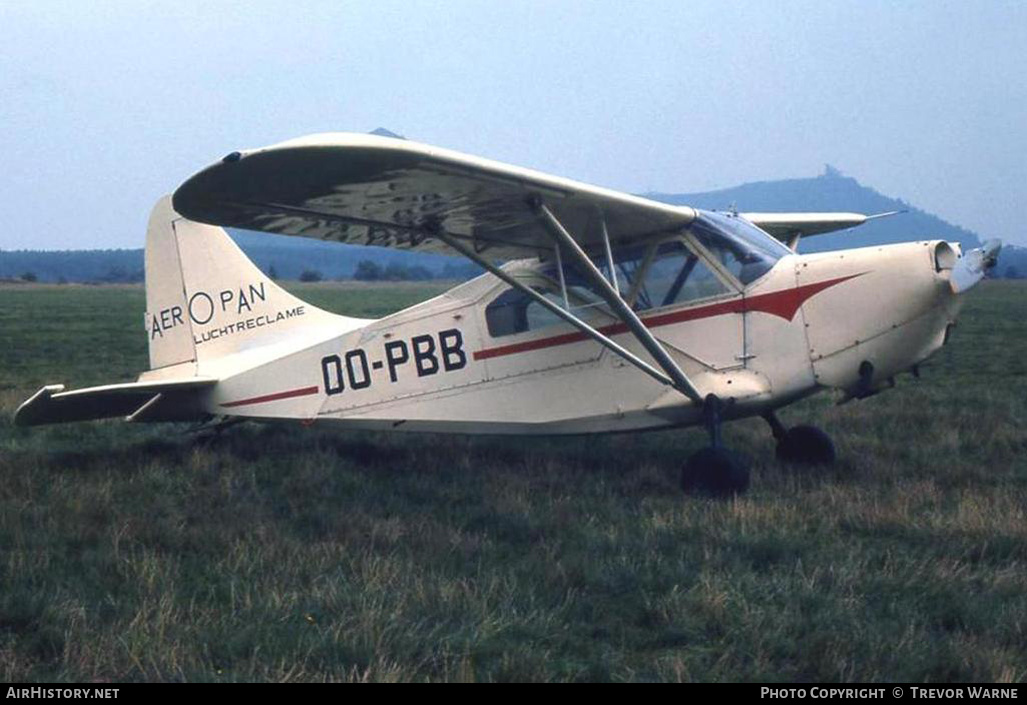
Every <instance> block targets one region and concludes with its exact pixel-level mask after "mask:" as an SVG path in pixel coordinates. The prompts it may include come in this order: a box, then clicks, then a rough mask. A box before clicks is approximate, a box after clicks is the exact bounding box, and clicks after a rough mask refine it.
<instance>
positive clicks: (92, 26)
mask: <svg viewBox="0 0 1027 705" xmlns="http://www.w3.org/2000/svg"><path fill="white" fill-rule="evenodd" d="M379 126H384V127H387V128H389V129H391V130H393V131H395V132H399V133H401V134H404V135H406V136H407V137H409V138H411V139H416V140H418V141H421V142H427V143H430V144H436V145H440V146H444V147H449V148H452V149H457V150H460V151H463V152H469V153H472V154H477V155H480V156H485V157H490V158H493V159H498V160H501V161H506V162H510V163H513V164H517V165H522V166H527V167H532V168H536V169H541V170H543V171H547V172H551V173H554V174H558V175H561V176H568V177H571V178H575V179H579V180H582V181H586V182H590V183H595V184H599V185H602V186H607V187H610V188H616V189H622V190H625V191H630V192H643V191H650V190H652V191H664V192H687V191H699V190H708V189H715V188H722V187H727V186H733V185H736V184H739V183H743V182H746V181H755V180H764V179H777V178H786V177H799V176H813V175H815V174H817V173H819V172H820V171H822V169H823V165H824V163H825V162H830V163H831V164H833V165H835V166H837V167H838V168H840V169H841V170H842V171H843V172H845V173H846V174H848V175H851V176H854V177H856V178H857V179H859V180H860V181H861V182H863V183H864V184H867V185H869V186H872V187H874V188H876V189H877V190H879V191H881V192H883V193H885V194H887V195H889V196H894V197H899V198H903V199H905V200H907V201H909V202H911V203H913V204H914V205H916V206H919V207H921V208H924V209H926V210H928V211H932V212H935V213H937V214H939V215H941V216H942V217H944V218H946V219H948V220H951V221H953V222H955V223H957V224H959V225H963V226H965V227H968V228H971V229H973V230H975V231H977V232H978V233H979V234H981V235H982V236H984V237H1001V238H1003V239H1005V240H1006V241H1007V242H1013V243H1017V244H1021V245H1027V228H1025V227H1024V224H1023V218H1024V217H1023V210H1024V207H1025V205H1027V198H1025V196H1027V166H1025V164H1027V3H1024V2H1000V1H999V0H974V1H967V2H959V3H950V2H943V1H941V0H930V1H928V2H895V1H894V0H889V1H887V2H872V1H860V2H832V1H830V0H819V1H816V2H786V1H781V0H775V1H773V2H768V1H766V0H758V1H755V2H726V1H724V0H718V1H714V2H684V1H682V0H676V1H673V2H655V1H653V0H646V1H645V2H640V3H631V2H625V0H595V1H594V2H569V1H562V0H549V1H547V2H518V1H515V0H514V1H511V0H505V1H504V2H498V1H492V0H477V1H474V2H469V1H457V0H446V1H445V2H413V1H412V0H403V1H402V2H387V1H384V0H374V1H373V2H372V1H366V2H340V1H337V0H336V1H332V2H303V1H300V2H296V1H292V2H281V1H278V2H260V1H257V0H251V1H250V2H238V3H235V2H226V1H218V2H210V1H206V2H190V1H188V0H174V1H173V2H143V1H140V0H133V1H132V2H95V1H94V2H86V1H85V0H80V1H76V2H57V1H56V0H25V1H21V0H0V164H2V165H3V170H2V175H0V248H7V249H13V248H46V249H60V248H93V247H141V246H142V244H143V238H144V231H145V226H146V220H147V217H148V214H149V210H150V207H151V206H152V205H153V202H154V201H156V199H157V198H158V197H159V196H161V195H162V194H164V193H167V192H170V191H171V190H173V189H174V188H175V186H176V185H177V184H178V183H180V182H181V181H182V180H183V179H184V178H186V177H187V176H189V175H190V174H191V173H193V172H194V171H196V170H198V169H200V168H201V167H203V166H205V165H206V164H208V163H209V162H212V161H214V160H216V159H218V158H220V157H221V156H223V155H224V154H226V153H228V152H231V151H233V150H235V149H238V148H242V147H256V146H262V145H266V144H270V143H273V142H277V141H281V140H283V139H288V138H290V137H295V136H299V135H303V134H308V133H312V132H324V131H333V130H340V131H368V130H371V129H374V128H375V127H379Z"/></svg>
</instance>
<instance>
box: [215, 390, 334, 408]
mask: <svg viewBox="0 0 1027 705" xmlns="http://www.w3.org/2000/svg"><path fill="white" fill-rule="evenodd" d="M317 389H318V388H317V387H303V388H302V389H290V390H289V391H287V392H275V393H274V394H265V395H264V396H262V397H251V398H249V399H240V400H239V401H230V402H225V403H224V404H222V405H221V406H224V407H229V406H246V405H247V404H263V403H264V402H268V401H278V400H279V399H292V398H293V397H306V396H310V395H311V394H317Z"/></svg>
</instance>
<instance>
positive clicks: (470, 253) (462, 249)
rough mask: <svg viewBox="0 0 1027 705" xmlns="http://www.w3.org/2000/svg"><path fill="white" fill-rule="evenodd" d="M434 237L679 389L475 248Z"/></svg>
mask: <svg viewBox="0 0 1027 705" xmlns="http://www.w3.org/2000/svg"><path fill="white" fill-rule="evenodd" d="M432 236H433V237H437V238H438V239H440V240H442V242H444V243H446V244H447V245H449V246H450V247H452V248H453V249H454V250H456V251H457V252H459V253H460V254H462V255H463V256H464V257H466V258H467V259H469V260H471V261H472V262H474V263H475V264H477V265H478V266H479V267H482V268H484V269H485V270H487V271H488V272H489V273H491V274H494V275H495V276H497V277H499V278H500V279H502V280H503V281H504V282H506V283H507V284H509V285H510V286H512V287H514V288H515V289H517V290H518V291H522V292H524V293H525V294H527V295H528V296H530V297H531V298H533V299H534V300H535V301H537V302H538V303H539V304H540V305H542V306H545V307H546V308H547V309H548V310H549V311H552V312H553V313H554V314H556V315H557V316H559V317H560V318H562V319H563V320H565V321H567V322H568V323H570V324H571V325H573V326H574V327H575V328H577V329H578V330H580V331H581V332H582V333H584V334H585V335H587V336H588V337H590V338H592V340H594V341H596V342H597V343H599V344H601V345H604V346H606V347H607V348H609V349H610V350H611V351H612V352H613V353H614V354H616V355H619V356H620V357H622V358H624V359H625V360H626V361H628V362H630V363H631V364H632V365H634V366H635V367H637V368H638V369H640V370H642V372H645V373H646V374H647V375H649V376H650V377H652V378H653V379H655V380H656V381H657V382H659V383H661V384H665V385H667V386H668V387H674V386H675V384H674V381H673V380H672V379H671V378H670V377H668V376H667V375H665V374H664V373H663V372H661V371H660V370H658V369H656V368H655V367H653V366H652V365H650V364H649V363H648V362H646V361H645V360H642V359H641V358H639V357H638V356H637V355H635V354H634V353H632V352H630V351H628V350H626V349H625V348H623V347H621V346H620V345H618V344H617V343H615V342H613V341H612V340H610V338H608V337H607V336H605V335H603V334H602V333H600V332H599V331H597V330H596V329H595V328H593V327H592V326H590V325H589V324H587V323H585V322H584V321H583V320H581V319H580V318H578V317H577V316H575V315H574V314H573V313H571V312H570V311H568V310H566V309H564V308H561V307H560V306H559V305H557V304H555V303H553V302H552V301H550V300H549V299H547V298H546V297H545V296H543V295H542V294H540V293H538V292H537V291H535V290H534V289H532V288H531V287H529V286H527V285H525V284H524V282H521V281H518V280H517V279H515V278H514V277H512V276H510V275H509V274H507V273H506V272H504V271H503V270H502V269H500V268H499V267H497V266H496V265H494V264H492V262H490V261H488V260H487V259H485V258H484V257H482V256H481V255H479V254H478V253H477V252H475V251H474V250H473V248H470V247H467V246H466V245H464V244H463V243H462V242H460V241H459V240H457V239H456V238H454V237H452V236H450V235H448V234H447V233H444V232H440V231H436V232H433V233H432Z"/></svg>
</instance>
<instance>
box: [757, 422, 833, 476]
mask: <svg viewBox="0 0 1027 705" xmlns="http://www.w3.org/2000/svg"><path fill="white" fill-rule="evenodd" d="M763 418H764V420H765V421H766V422H767V423H768V424H769V425H770V431H771V433H773V434H774V438H775V439H776V440H777V459H778V460H781V461H784V462H786V463H803V464H808V465H826V464H829V463H833V462H834V460H835V452H834V443H832V442H831V437H830V436H828V435H827V434H826V433H824V432H823V431H821V430H820V429H819V428H817V427H816V426H793V427H792V428H789V429H786V428H785V427H784V424H782V423H781V420H780V419H778V418H777V414H775V413H774V412H773V411H767V412H766V413H764V414H763Z"/></svg>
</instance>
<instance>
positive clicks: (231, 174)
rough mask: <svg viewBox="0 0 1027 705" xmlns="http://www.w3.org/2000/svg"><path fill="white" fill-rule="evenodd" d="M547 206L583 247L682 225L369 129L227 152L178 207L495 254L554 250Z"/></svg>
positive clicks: (251, 224) (312, 231)
mask: <svg viewBox="0 0 1027 705" xmlns="http://www.w3.org/2000/svg"><path fill="white" fill-rule="evenodd" d="M539 201H544V202H545V203H546V205H547V207H549V208H550V209H551V210H552V212H553V213H554V214H555V215H556V216H557V217H558V218H559V219H560V221H561V222H562V223H563V224H564V225H565V226H566V227H567V229H568V230H569V231H570V232H572V233H574V237H575V238H576V239H577V240H578V241H579V242H580V243H581V244H582V246H583V247H585V248H586V249H587V248H588V247H590V246H591V245H594V244H598V243H600V242H602V237H603V236H602V231H601V229H602V228H603V227H604V226H605V228H606V229H607V231H608V232H609V235H610V238H611V239H612V240H613V242H614V243H615V244H622V243H628V242H634V241H637V240H640V239H644V238H647V237H649V236H652V235H655V234H659V233H663V232H668V231H673V230H676V229H680V228H682V227H685V226H687V225H688V224H689V223H690V222H691V221H692V220H693V219H694V217H695V211H694V210H693V209H691V208H688V207H682V206H671V205H667V204H664V203H658V202H656V201H651V200H648V199H645V198H640V197H637V196H631V195H628V194H624V193H620V192H617V191H612V190H608V189H602V188H598V187H595V186H589V185H587V184H582V183H578V182H575V181H571V180H569V179H562V178H558V177H554V176H550V175H547V174H543V173H541V172H536V171H531V170H528V169H522V168H519V167H514V166H509V165H506V164H501V163H499V162H494V161H490V160H485V159H480V158H477V157H472V156H469V155H465V154H461V153H459V152H453V151H450V150H444V149H439V148H436V147H429V146H427V145H421V144H418V143H416V142H409V141H406V140H398V139H390V138H387V137H378V136H374V135H360V134H350V133H336V134H328V135H314V136H312V137H306V138H301V139H298V140H291V141H289V142H283V143H282V144H279V145H274V146H272V147H267V148H264V149H257V150H248V151H244V152H233V153H232V154H230V155H228V156H227V157H225V159H223V160H222V161H221V162H218V163H216V164H214V165H212V166H210V167H208V168H207V169H205V170H203V171H201V172H199V173H198V174H196V175H195V176H193V177H192V178H190V179H189V180H187V181H186V182H185V183H184V184H182V186H180V187H179V189H178V190H177V191H176V192H175V194H174V206H175V210H177V211H178V212H179V213H181V214H183V215H184V216H186V217H187V218H189V219H191V220H197V221H200V222H204V223H210V224H213V225H221V226H226V227H236V228H242V229H247V230H257V231H263V232H270V233H279V234H284V235H297V236H302V237H311V238H317V239H323V240H333V241H339V242H346V243H352V244H361V245H381V246H389V247H400V248H410V249H417V250H421V251H435V252H446V253H451V252H452V250H451V249H449V248H448V246H447V245H445V244H444V243H443V242H442V241H441V240H440V239H438V238H435V237H433V236H432V234H433V233H435V232H440V231H442V232H445V233H446V234H447V235H448V236H450V237H456V238H461V239H463V240H464V241H465V242H467V243H468V244H473V246H474V247H475V249H476V251H478V252H483V253H485V254H486V256H488V257H489V258H490V259H493V260H496V259H512V258H517V257H526V256H535V255H538V254H541V253H544V252H546V251H552V249H553V242H552V239H551V237H549V236H548V235H547V234H546V232H545V229H544V228H543V227H542V225H541V224H540V223H539V218H538V213H537V208H536V205H537V203H538V202H539Z"/></svg>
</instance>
